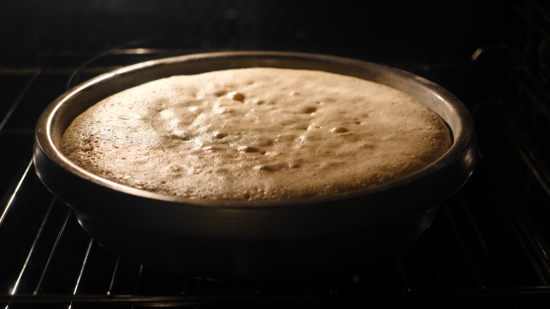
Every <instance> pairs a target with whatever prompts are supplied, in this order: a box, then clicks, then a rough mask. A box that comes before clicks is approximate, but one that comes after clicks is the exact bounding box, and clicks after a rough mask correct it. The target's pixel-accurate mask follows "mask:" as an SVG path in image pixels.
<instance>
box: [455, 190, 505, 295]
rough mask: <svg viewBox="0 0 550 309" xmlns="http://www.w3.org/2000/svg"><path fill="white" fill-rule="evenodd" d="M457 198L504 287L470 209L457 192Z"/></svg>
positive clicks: (500, 275) (502, 279) (503, 282)
mask: <svg viewBox="0 0 550 309" xmlns="http://www.w3.org/2000/svg"><path fill="white" fill-rule="evenodd" d="M457 197H458V200H459V201H460V204H461V206H462V209H464V211H465V212H466V215H467V216H468V219H469V220H470V223H471V225H472V228H473V229H474V231H475V233H476V236H477V239H478V240H479V242H480V243H481V246H482V247H483V251H484V252H485V255H486V256H487V257H488V258H489V260H490V261H491V266H493V270H494V271H495V273H496V274H497V276H498V278H499V281H500V282H501V283H502V284H503V285H504V286H506V285H507V284H506V281H505V280H504V278H503V277H502V273H501V272H500V270H499V269H498V266H497V264H496V262H495V259H494V257H493V254H492V253H491V251H490V250H489V248H488V247H487V244H486V243H485V239H484V237H483V235H482V234H481V232H480V230H479V227H478V226H477V223H476V220H475V218H474V216H473V215H472V212H471V211H470V208H469V207H468V203H466V200H465V199H464V196H463V194H462V193H461V192H458V193H457Z"/></svg>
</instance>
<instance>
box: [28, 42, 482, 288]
mask: <svg viewBox="0 0 550 309" xmlns="http://www.w3.org/2000/svg"><path fill="white" fill-rule="evenodd" d="M247 67H274V68H294V69H310V70H321V71H327V72H332V73H337V74H343V75H349V76H354V77H358V78H362V79H365V80H369V81H373V82H377V83H380V84H384V85H387V86H390V87H392V88H395V89H398V90H400V91H403V92H405V93H407V94H409V95H411V96H412V97H414V98H415V99H417V100H418V101H420V102H421V103H423V104H425V105H426V106H428V107H429V108H430V109H431V110H432V111H434V112H435V113H437V114H438V115H439V116H440V117H441V118H442V119H443V120H444V121H445V122H446V123H447V125H448V126H449V128H450V129H451V130H452V134H453V145H452V147H451V148H450V149H449V151H448V152H447V153H446V154H445V155H444V156H443V157H441V158H440V159H439V160H438V161H436V162H434V163H433V164H431V165H430V166H428V167H426V168H425V169H423V170H421V171H419V172H417V173H415V174H412V175H410V176H408V177H406V178H403V179H400V180H397V181H394V182H391V183H388V184H385V185H382V186H379V187H375V188H371V189H365V190H360V191H354V192H350V193H342V194H339V195H333V196H328V197H317V198H307V199H296V200H286V201H277V202H248V201H243V202H236V201H201V200H191V199H186V198H183V197H174V196H168V195H163V194H158V193H153V192H147V191H143V190H139V189H135V188H131V187H128V186H125V185H121V184H118V183H115V182H112V181H109V180H106V179H103V178H101V177H99V176H96V175H94V174H91V173H89V172H87V171H85V170H84V169H82V168H80V167H78V166H77V165H75V164H73V163H72V162H70V161H69V160H68V159H67V158H65V157H64V156H63V155H62V154H61V152H60V150H59V148H58V146H59V142H60V140H61V137H62V135H63V133H64V132H65V130H66V128H67V127H68V126H69V125H70V123H71V122H72V120H73V119H74V118H75V117H77V116H78V115H79V114H81V113H82V112H83V111H85V110H86V109H87V108H89V107H90V106H92V105H93V104H95V103H97V102H99V101H101V100H102V99H104V98H106V97H108V96H110V95H113V94H115V93H118V92H120V91H122V90H124V89H127V88H130V87H134V86H137V85H140V84H143V83H146V82H149V81H153V80H156V79H159V78H164V77H169V76H173V75H188V74H198V73H204V72H209V71H216V70H225V69H235V68H247ZM477 155H478V150H477V143H476V138H475V132H474V125H473V121H472V118H471V115H470V113H469V112H468V110H467V109H466V107H465V106H464V105H463V104H462V103H461V102H460V101H459V100H458V99H457V98H456V97H455V96H453V95H452V94H451V93H449V92H448V91H446V90H445V89H443V88H442V87H440V86H438V85H436V84H434V83H432V82H430V81H427V80H426V79H424V78H421V77H418V76H416V75H413V74H411V73H408V72H404V71H401V70H398V69H394V68H390V67H387V66H383V65H379V64H375V63H370V62H364V61H358V60H353V59H347V58H341V57H333V56H325V55H316V54H302V53H288V52H221V53H209V54H197V55H189V56H181V57H174V58H167V59H161V60H154V61H149V62H145V63H140V64H136V65H132V66H129V67H125V68H121V69H118V70H116V71H113V72H110V73H106V74H103V75H100V76H98V77H96V78H94V79H91V80H89V81H87V82H85V83H82V84H80V85H78V86H76V87H74V88H73V89H71V90H69V91H67V92H66V93H64V94H63V95H61V96H60V97H59V98H58V99H56V100H55V101H54V102H52V103H51V104H50V105H49V106H48V107H47V108H46V110H45V111H44V112H43V114H42V115H41V117H40V119H39V121H38V124H37V128H36V135H35V147H34V166H35V169H36V173H37V174H38V176H39V178H40V179H41V181H42V182H43V183H44V184H45V185H46V187H47V188H48V189H49V190H50V191H51V192H52V193H54V194H55V195H56V196H57V197H59V198H60V199H61V200H63V201H64V202H65V203H67V204H68V205H69V206H71V207H72V208H73V209H74V211H75V213H76V215H77V218H78V220H79V222H80V224H81V225H82V227H83V228H84V229H85V230H86V231H87V232H88V233H89V234H90V235H91V236H92V237H93V238H94V239H95V240H96V241H98V242H99V243H100V244H102V245H103V246H105V247H107V248H109V249H111V250H112V251H114V252H116V253H119V254H121V255H123V256H125V257H127V258H129V259H132V260H135V261H137V262H140V263H143V264H144V265H148V266H151V267H154V268H158V269H161V270H165V271H170V272H175V273H180V274H185V275H191V276H198V277H208V278H252V277H254V278H255V277H262V276H266V277H269V276H278V275H287V274H289V273H292V274H299V273H309V272H319V271H322V272H334V271H341V270H346V269H350V268H354V267H360V266H361V265H365V264H368V261H372V260H374V259H376V258H379V257H381V256H384V255H387V254H391V253H393V252H395V251H397V250H399V249H401V248H402V247H404V246H406V245H407V244H408V243H410V242H411V241H412V240H414V239H415V238H416V237H418V236H419V235H420V234H421V233H422V232H423V231H424V230H425V229H426V228H428V227H429V225H430V224H431V222H432V221H433V219H434V217H435V214H436V212H437V208H438V205H439V204H440V203H441V202H443V201H444V200H445V199H447V198H448V197H450V196H451V195H453V194H454V193H455V192H456V191H457V190H458V189H459V188H460V187H461V186H462V185H463V184H464V183H466V181H467V180H468V179H469V177H470V175H471V174H472V172H473V170H474V168H475V165H476V162H477Z"/></svg>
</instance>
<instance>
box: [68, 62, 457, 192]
mask: <svg viewBox="0 0 550 309" xmlns="http://www.w3.org/2000/svg"><path fill="white" fill-rule="evenodd" d="M451 143H452V141H451V135H450V132H449V130H448V129H447V127H446V126H445V124H444V122H443V121H442V120H441V118H440V117H439V116H437V115H436V114H435V113H433V112H432V111H430V110H429V109H428V108H427V107H425V106H424V105H423V104H421V103H419V102H417V101H416V100H415V99H413V98H412V97H410V96H409V95H407V94H405V93H403V92H400V91H398V90H395V89H392V88H390V87H387V86H383V85H380V84H376V83H373V82H369V81H365V80H362V79H358V78H353V77H348V76H343V75H337V74H332V73H327V72H321V71H306V70H291V69H273V68H250V69H238V70H227V71H216V72H209V73H204V74H198V75H189V76H174V77H170V78H165V79H160V80H156V81H153V82H150V83H147V84H143V85H140V86H137V87H134V88H131V89H128V90H125V91H122V92H120V93H117V94H115V95H113V96H111V97H108V98H106V99H104V100H102V101H101V102H99V103H97V104H96V105H94V106H92V107H91V108H90V109H88V110H87V111H86V112H84V113H82V114H81V115H80V116H79V117H77V118H76V119H75V120H74V121H73V123H72V124H71V125H70V126H69V128H68V129H67V131H66V132H65V135H64V136H63V139H62V141H61V150H62V152H63V153H64V154H65V155H66V156H67V157H68V158H69V159H70V160H71V161H73V162H74V163H76V164H77V165H79V166H81V167H82V168H84V169H86V170H88V171H90V172H92V173H94V174H97V175H99V176H101V177H104V178H106V179H110V180H112V181H115V182H118V183H121V184H125V185H128V186H132V187H135V188H139V189H144V190H148V191H153V192H158V193H164V194H169V195H177V196H183V197H188V198H193V199H209V200H220V199H222V200H254V201H261V200H282V199H293V198H304V197H313V196H323V195H331V194H336V193H341V192H345V191H353V190H357V189H361V188H370V187H374V186H378V185H381V184H384V183H388V182H391V181H394V180H397V179H400V178H402V177H405V176H407V175H410V174H412V173H414V172H416V171H419V170H421V169H423V168H424V167H426V166H427V165H429V164H431V163H432V162H434V161H435V160H437V159H438V158H439V157H441V156H442V155H443V154H444V153H445V152H446V151H447V150H448V149H449V147H450V146H451Z"/></svg>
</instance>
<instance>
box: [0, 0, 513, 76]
mask: <svg viewBox="0 0 550 309" xmlns="http://www.w3.org/2000/svg"><path fill="white" fill-rule="evenodd" d="M521 26H523V24H521V23H520V21H519V19H518V17H517V15H516V14H515V12H514V11H513V10H512V3H511V1H508V2H507V1H487V0H485V1H473V0H468V1H420V2H419V1H363V2H362V3H359V2H353V1H168V0H167V1H153V0H139V1H131V0H116V1H106V0H103V1H92V0H83V1H77V2H75V1H68V0H62V1H40V0H23V1H16V0H6V1H2V3H0V29H2V31H1V32H0V41H1V42H2V45H3V46H4V48H2V50H1V51H0V55H1V57H0V65H2V66H7V67H13V66H22V65H27V66H28V65H32V64H34V61H35V59H36V58H35V56H36V55H38V54H40V53H44V52H60V51H98V52H99V51H103V50H106V49H109V48H114V47H122V46H124V47H135V46H139V47H155V48H171V49H174V48H175V49H185V50H188V51H193V52H202V51H215V50H232V49H238V50H243V49H246V50H251V49H252V50H253V49H259V50H290V51H303V52H315V53H324V54H335V55H340V56H347V57H353V58H360V59H368V60H371V61H388V60H391V59H396V60H399V61H410V60H414V61H420V60H423V61H426V60H428V59H429V60H430V61H433V60H435V59H438V60H449V59H459V58H464V57H468V56H469V55H471V54H472V53H473V51H474V50H475V49H476V48H477V47H479V46H480V45H485V44H495V43H500V42H516V41H518V40H521V36H522V35H523V33H522V31H518V27H519V28H520V27H521Z"/></svg>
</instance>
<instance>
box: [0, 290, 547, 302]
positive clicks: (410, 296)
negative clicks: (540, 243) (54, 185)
mask: <svg viewBox="0 0 550 309" xmlns="http://www.w3.org/2000/svg"><path fill="white" fill-rule="evenodd" d="M534 297H536V298H537V299H544V300H548V301H550V288H548V287H525V288H519V287H516V288H486V289H484V290H480V289H467V288H466V289H462V288H454V289H445V290H442V289H420V288H419V289H414V290H412V291H411V292H410V293H403V291H395V290H377V291H368V292H364V291H362V292H347V293H338V294H311V293H308V294H295V293H294V294H286V293H281V294H260V295H257V294H255V293H248V294H242V293H233V294H229V293H221V294H220V293H217V294H196V295H189V296H186V297H185V296H144V295H117V296H106V295H86V294H82V295H78V294H77V295H66V294H63V295H58V294H42V295H32V294H18V295H14V296H13V303H19V304H24V303H28V304H32V303H35V304H37V303H42V304H53V303H70V302H71V301H72V302H73V303H81V304H103V303H110V304H117V303H118V304H126V305H152V304H163V303H180V304H192V303H196V304H209V303H213V304H215V303H218V304H219V303H232V302H247V301H250V302H271V301H293V300H377V299H378V300H388V299H391V300H414V299H448V300H461V299H478V300H513V299H515V300H521V299H533V298H534ZM0 301H5V299H4V297H1V296H0Z"/></svg>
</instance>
